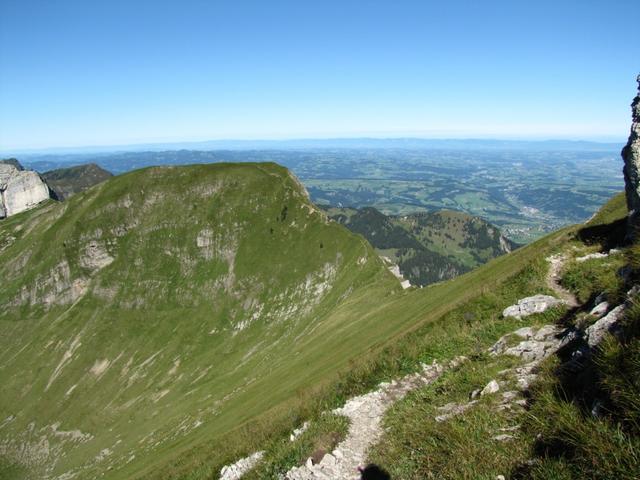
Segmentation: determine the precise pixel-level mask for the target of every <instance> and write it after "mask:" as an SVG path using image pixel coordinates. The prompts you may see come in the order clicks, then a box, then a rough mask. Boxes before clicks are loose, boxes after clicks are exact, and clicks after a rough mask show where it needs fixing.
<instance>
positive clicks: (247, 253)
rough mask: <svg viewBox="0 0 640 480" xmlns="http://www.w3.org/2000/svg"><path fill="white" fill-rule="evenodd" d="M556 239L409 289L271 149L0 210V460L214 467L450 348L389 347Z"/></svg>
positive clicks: (193, 472)
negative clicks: (269, 155)
mask: <svg viewBox="0 0 640 480" xmlns="http://www.w3.org/2000/svg"><path fill="white" fill-rule="evenodd" d="M565 236H566V232H564V231H563V232H558V233H557V234H554V235H552V236H550V237H547V238H545V239H543V240H541V241H539V242H536V243H534V244H532V245H529V246H527V247H526V248H523V249H519V250H517V251H516V252H514V253H513V254H510V255H507V256H502V257H499V258H497V259H494V260H492V261H490V262H489V263H488V264H486V265H484V266H482V267H480V268H478V269H477V270H475V271H473V272H470V273H467V274H465V275H462V276H461V277H459V278H457V279H455V280H454V281H451V282H443V283H441V284H438V285H434V286H430V287H428V288H425V289H422V290H420V289H416V290H409V291H405V292H402V291H401V290H400V288H399V285H398V282H397V280H396V279H395V278H393V277H392V276H391V275H390V274H389V273H388V272H387V271H386V269H385V268H384V266H383V264H382V263H381V262H380V260H379V259H378V257H377V255H376V254H375V252H374V251H373V249H372V248H371V247H370V246H369V245H368V244H367V243H366V242H364V241H363V240H362V239H361V238H360V237H357V236H355V235H353V234H351V233H349V232H348V231H347V230H346V229H345V228H343V227H342V226H341V225H338V224H337V223H334V222H329V221H328V220H327V219H326V217H325V215H324V214H323V213H321V212H319V211H317V210H316V209H315V208H314V207H313V205H312V204H310V203H309V201H308V199H307V198H306V196H305V194H304V190H303V189H302V187H301V186H300V185H299V184H298V183H297V181H296V180H295V179H294V178H293V177H291V176H290V175H289V173H288V172H287V171H286V170H285V169H283V168H281V167H278V166H276V165H273V164H241V165H229V164H218V165H208V166H197V167H179V168H150V169H144V170H140V171H135V172H132V173H129V174H126V175H123V176H119V177H114V178H113V179H111V180H109V181H107V182H105V183H102V184H100V185H97V186H95V187H93V188H91V189H89V190H87V191H86V192H84V193H81V194H78V195H76V196H74V197H73V198H71V199H70V200H69V201H68V202H65V203H62V204H58V203H53V202H51V203H49V204H47V205H44V206H42V207H40V208H38V209H35V210H33V211H30V212H26V213H24V214H20V215H16V216H15V217H12V218H10V219H8V220H5V221H3V222H2V223H0V245H1V247H0V248H1V249H2V250H1V251H0V275H2V278H3V279H4V282H3V286H2V295H1V296H0V331H1V332H2V336H1V337H0V382H1V383H2V385H3V395H2V397H1V398H0V454H1V455H2V459H1V460H0V469H4V471H5V472H8V471H11V472H12V475H13V476H14V477H17V478H19V476H20V475H23V476H25V477H26V478H42V477H45V476H49V477H50V478H54V477H58V476H61V475H65V474H69V475H71V474H77V476H76V477H75V478H95V477H97V476H99V475H104V476H105V478H113V479H120V478H122V479H124V478H127V479H128V478H140V477H146V478H174V477H183V476H186V477H185V478H211V476H212V475H213V473H212V472H214V471H216V469H218V468H219V467H220V465H221V464H223V463H225V462H228V461H229V460H232V459H233V458H237V456H238V455H241V454H246V453H250V452H251V451H253V449H255V448H256V447H257V446H259V445H260V444H261V443H262V440H264V439H265V438H268V437H269V436H271V435H274V434H275V435H278V434H279V433H280V432H283V433H284V430H283V429H286V428H289V427H291V426H293V425H295V424H296V422H297V421H298V419H300V418H303V417H301V415H303V414H304V411H303V410H304V409H305V408H308V407H307V405H309V404H314V402H315V401H316V400H315V399H319V400H318V401H323V402H325V403H324V405H325V406H330V405H331V404H335V402H337V401H338V400H339V399H340V398H343V397H342V396H343V395H346V394H351V393H353V392H358V391H362V390H363V389H366V388H368V387H369V386H371V384H372V383H371V382H374V381H377V379H378V378H379V375H387V374H393V373H395V372H397V371H398V370H403V369H406V368H413V367H412V365H413V363H412V362H414V361H430V358H433V356H438V355H442V354H444V353H446V354H447V355H449V354H455V353H456V352H455V351H453V350H455V349H457V348H458V347H459V345H454V343H451V342H443V341H441V340H438V341H437V342H436V343H437V345H434V346H433V348H431V349H429V350H427V351H424V352H422V353H420V352H418V351H413V350H411V349H410V350H409V351H410V352H413V353H411V355H404V354H397V355H396V354H395V353H394V352H396V351H395V350H387V349H386V348H387V347H388V346H392V345H396V344H398V342H399V341H400V339H407V338H409V339H416V340H417V339H418V338H419V339H422V338H427V339H428V338H433V339H442V338H444V337H442V335H445V336H449V335H450V333H447V332H449V329H448V327H447V326H446V325H447V322H446V321H445V322H444V323H443V322H442V321H440V322H438V320H439V319H441V318H443V315H445V314H446V313H447V312H450V311H452V310H453V309H455V308H456V307H457V306H458V305H461V304H463V303H464V302H468V301H470V300H472V299H474V298H477V297H479V296H483V295H491V292H492V291H493V290H495V289H496V288H497V287H498V286H500V285H502V284H505V285H520V284H519V283H516V284H513V278H514V276H515V275H518V274H521V272H525V273H526V272H527V271H528V269H529V270H530V269H531V264H532V262H537V261H539V259H540V258H541V257H543V256H544V255H545V254H546V253H548V252H549V251H550V250H551V249H552V248H553V247H554V245H557V244H558V242H561V241H563V239H564V238H565ZM522 285H525V287H522V288H520V287H518V288H516V287H513V290H508V292H507V293H505V294H504V295H503V296H501V297H499V298H498V297H496V298H495V299H494V300H492V302H494V303H496V306H497V308H502V307H504V306H506V305H508V304H509V303H512V302H513V301H514V300H515V299H517V298H518V296H519V295H521V294H522V293H523V291H524V290H523V289H525V290H526V283H525V284H522ZM480 318H481V317H476V316H475V314H474V315H472V316H467V315H466V314H465V315H463V316H461V317H460V321H461V322H463V323H465V322H466V323H465V324H469V322H471V323H474V322H475V323H478V322H479V321H480V320H479V319H480ZM428 325H432V328H430V329H427V330H425V328H426V327H425V326H428ZM451 325H452V327H451V328H453V330H451V332H454V331H458V329H459V326H458V324H457V323H455V322H454V323H451ZM487 325H488V327H487V328H488V329H489V330H487V331H486V332H485V335H489V336H491V337H493V336H495V335H499V334H501V333H504V332H503V329H504V328H507V326H502V327H501V326H499V325H500V323H499V322H498V323H491V324H487ZM481 326H482V325H480V323H478V327H481ZM420 329H422V330H420ZM420 331H421V332H423V334H424V332H427V333H426V334H424V335H426V337H423V335H422V334H421V335H420V336H419V337H416V336H415V335H408V334H409V333H411V332H420ZM474 338H475V335H471V336H469V338H467V341H468V342H472V343H473V342H474V341H476V340H475V339H474ZM405 341H406V340H402V342H405ZM402 342H401V344H403V343H402ZM384 352H387V353H384ZM396 353H397V352H396ZM416 355H417V356H416ZM371 368H373V370H371ZM347 371H350V372H365V373H364V374H363V375H360V374H354V375H351V376H350V377H347V380H344V378H345V377H340V376H339V375H340V374H341V373H344V372H347ZM367 372H368V373H367ZM372 372H378V373H376V374H372ZM340 378H343V380H339V379H340ZM336 382H338V383H336ZM63 478H64V477H63Z"/></svg>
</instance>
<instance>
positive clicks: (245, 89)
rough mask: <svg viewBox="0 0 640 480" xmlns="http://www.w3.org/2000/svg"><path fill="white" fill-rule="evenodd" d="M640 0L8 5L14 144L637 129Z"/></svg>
mask: <svg viewBox="0 0 640 480" xmlns="http://www.w3.org/2000/svg"><path fill="white" fill-rule="evenodd" d="M638 7H639V4H638V0H628V1H627V0H602V1H596V0H580V1H563V0H554V1H546V0H542V1H540V0H536V1H533V0H531V1H520V0H508V1H479V0H477V1H460V0H458V1H455V2H454V1H451V2H449V1H445V0H440V1H431V0H416V1H404V0H387V1H348V0H341V1H333V0H322V1H314V2H311V1H304V0H296V1H277V0H268V1H267V0H262V1H252V2H249V1H243V0H229V1H216V0H211V1H192V0H181V1H172V2H164V1H161V0H156V1H148V2H147V1H136V0H129V1H114V0H105V1H89V0H83V1H64V0H63V1H55V0H49V1H48V0H42V1H32V0H0V113H1V114H0V150H6V149H16V148H33V147H50V146H80V145H110V144H128V143H138V142H164V141H182V140H185V141H188V140H206V139H229V138H233V139H257V138H300V137H348V136H422V137H502V138H514V137H519V138H558V137H561V138H582V139H616V140H622V139H624V138H625V137H626V135H627V134H628V130H629V122H630V110H629V103H630V101H631V99H632V97H633V95H634V94H635V91H636V84H635V77H636V75H637V74H638V73H639V72H640V48H639V47H640V37H639V33H640V32H638V22H637V19H638Z"/></svg>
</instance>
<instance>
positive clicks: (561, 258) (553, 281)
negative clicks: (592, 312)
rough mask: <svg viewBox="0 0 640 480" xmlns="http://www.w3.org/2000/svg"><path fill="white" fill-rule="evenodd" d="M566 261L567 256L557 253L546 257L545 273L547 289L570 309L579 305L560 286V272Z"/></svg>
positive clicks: (573, 296) (575, 299)
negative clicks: (547, 269)
mask: <svg viewBox="0 0 640 480" xmlns="http://www.w3.org/2000/svg"><path fill="white" fill-rule="evenodd" d="M566 261H567V255H566V254H564V253H558V254H556V255H551V256H550V257H547V262H549V272H548V273H547V287H549V288H550V289H551V290H553V291H554V292H555V293H556V295H558V297H560V298H561V299H562V300H564V301H565V302H566V304H567V305H568V306H569V307H570V308H575V307H577V306H579V305H580V303H579V302H578V299H577V298H576V296H575V295H574V294H573V293H571V292H570V291H569V290H567V289H566V288H564V287H563V286H562V285H561V284H560V279H561V278H562V270H563V268H564V266H565V263H566Z"/></svg>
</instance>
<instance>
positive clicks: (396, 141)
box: [2, 137, 624, 157]
mask: <svg viewBox="0 0 640 480" xmlns="http://www.w3.org/2000/svg"><path fill="white" fill-rule="evenodd" d="M623 145H624V141H623V140H622V139H621V140H620V142H594V141H585V140H504V139H481V138H461V139H455V138H449V139H447V138H443V139H439V138H413V137H405V138H368V137H362V138H322V139H316V138H306V139H305V138H302V139H291V140H208V141H201V142H161V143H140V144H131V145H104V146H87V147H54V148H40V149H36V148H34V149H16V150H11V151H10V150H7V151H4V152H2V154H4V155H6V156H9V155H21V156H22V157H24V156H25V155H63V154H87V153H91V154H101V153H103V154H111V153H116V152H143V151H163V150H292V149H293V150H297V149H318V148H329V149H334V148H347V149H353V148H355V149H363V148H364V149H367V148H372V149H380V148H381V149H405V148H407V149H436V150H437V149H460V150H467V149H469V150H529V151H532V150H533V151H546V150H554V151H565V150H567V151H581V150H585V151H603V152H608V151H613V150H615V151H619V150H620V149H621V148H622V146H623Z"/></svg>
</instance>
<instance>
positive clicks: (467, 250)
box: [326, 207, 516, 286]
mask: <svg viewBox="0 0 640 480" xmlns="http://www.w3.org/2000/svg"><path fill="white" fill-rule="evenodd" d="M326 211H327V214H328V215H329V216H330V218H332V219H333V220H335V221H337V222H338V223H341V224H343V225H344V226H346V227H347V228H348V229H349V230H351V231H352V232H355V233H359V234H361V235H363V236H364V237H365V238H366V239H367V240H368V241H369V242H370V243H371V245H373V246H374V247H375V248H376V250H378V252H379V253H380V254H381V255H384V256H386V257H388V258H390V259H391V260H392V261H393V262H394V263H396V264H397V265H398V266H399V267H400V272H401V273H402V274H403V275H404V277H405V278H407V279H409V280H410V281H411V284H413V285H423V286H424V285H428V284H430V283H434V282H439V281H442V280H448V279H451V278H454V277H456V276H458V275H460V274H462V273H464V272H467V271H469V270H471V269H473V268H475V267H477V266H478V265H481V264H483V263H486V262H487V261H489V260H491V259H492V258H495V257H497V256H500V255H503V254H505V253H508V252H510V251H511V250H513V249H514V248H515V247H516V245H515V244H514V243H513V242H511V241H510V240H509V239H507V238H506V237H504V236H503V235H502V234H501V233H500V230H499V229H498V228H497V227H495V226H493V225H491V224H490V223H487V222H486V221H484V220H482V219H481V218H479V217H474V216H472V215H468V214H466V213H463V212H454V211H450V210H442V211H437V212H429V213H414V214H409V215H402V216H387V215H385V214H383V213H381V212H380V211H378V210H376V209H375V208H372V207H365V208H361V209H354V208H336V207H328V208H326Z"/></svg>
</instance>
